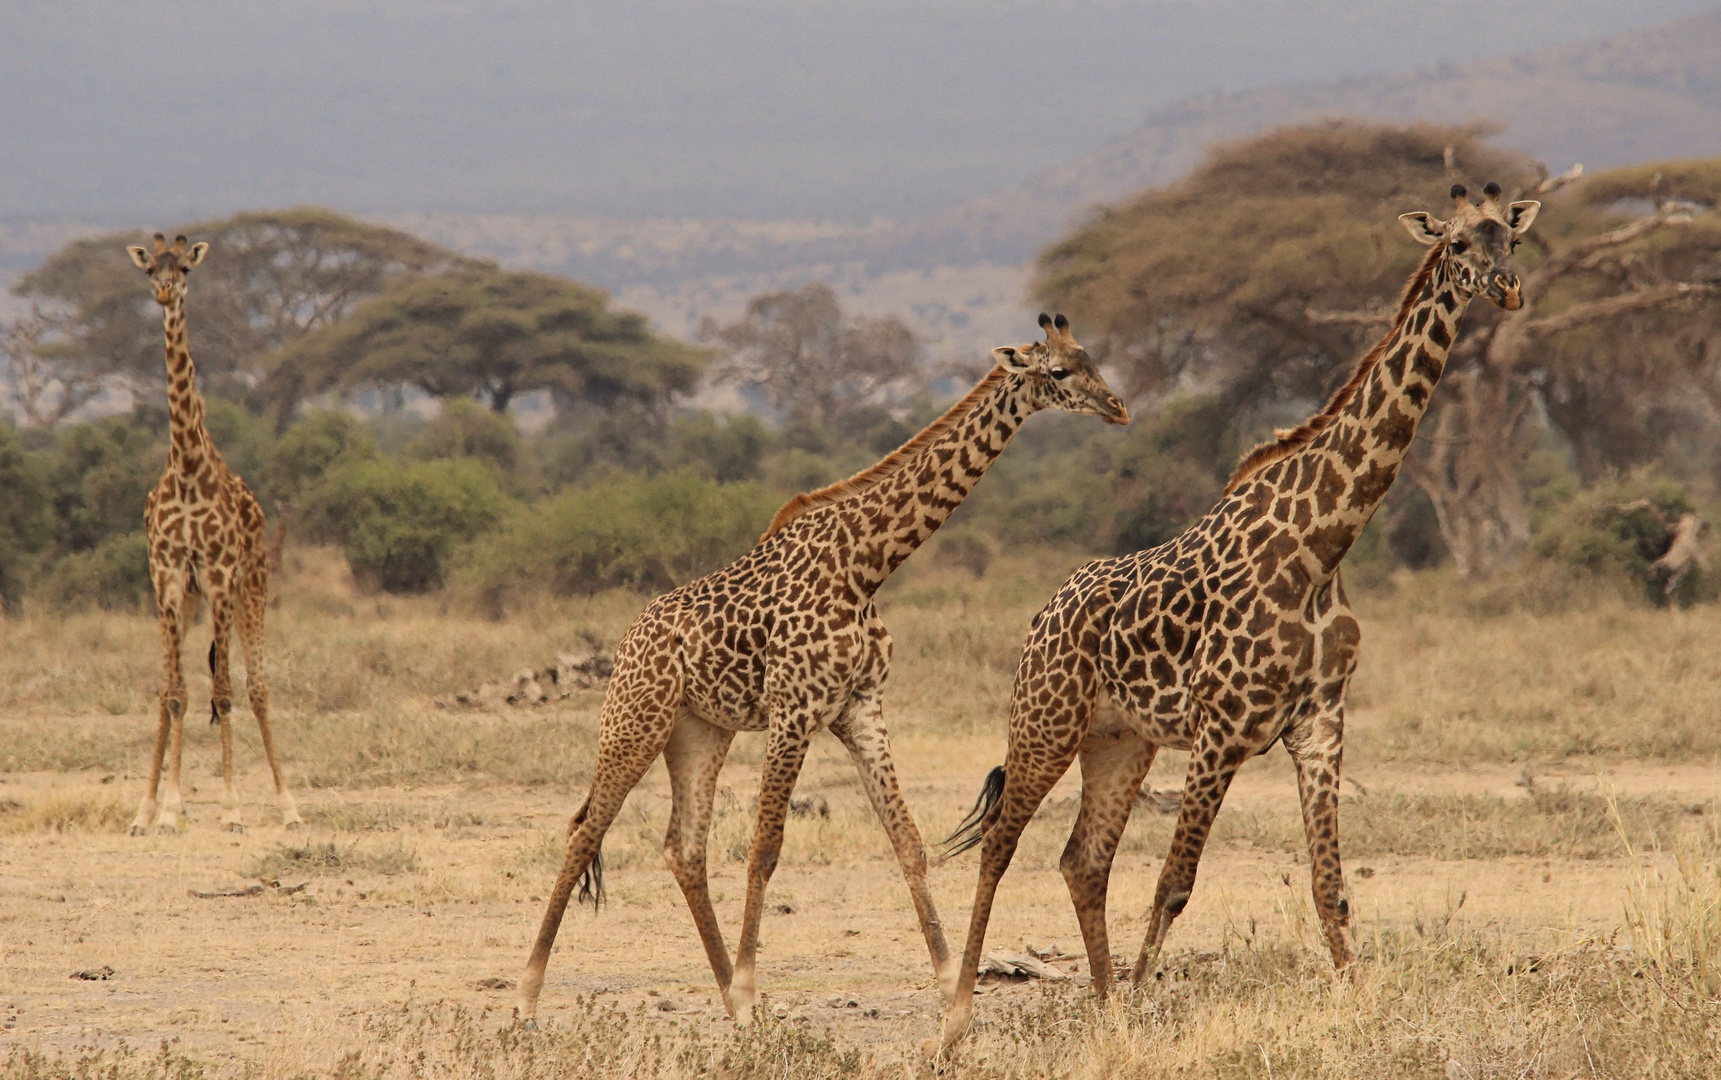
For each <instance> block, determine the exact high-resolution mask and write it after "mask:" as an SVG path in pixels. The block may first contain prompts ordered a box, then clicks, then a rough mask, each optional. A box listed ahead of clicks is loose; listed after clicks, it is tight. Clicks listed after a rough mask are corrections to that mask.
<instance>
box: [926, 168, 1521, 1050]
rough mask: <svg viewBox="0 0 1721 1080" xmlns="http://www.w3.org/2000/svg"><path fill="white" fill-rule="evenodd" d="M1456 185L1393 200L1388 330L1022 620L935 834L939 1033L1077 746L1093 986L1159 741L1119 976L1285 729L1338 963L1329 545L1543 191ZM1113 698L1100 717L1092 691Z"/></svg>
mask: <svg viewBox="0 0 1721 1080" xmlns="http://www.w3.org/2000/svg"><path fill="white" fill-rule="evenodd" d="M1483 192H1484V199H1483V202H1482V204H1481V205H1480V206H1475V205H1472V204H1471V203H1470V201H1469V198H1468V196H1467V195H1466V192H1465V190H1464V188H1463V186H1462V185H1455V186H1454V187H1453V188H1452V197H1453V200H1454V202H1455V203H1456V207H1455V213H1454V214H1453V217H1452V220H1450V221H1439V220H1437V219H1435V218H1433V217H1431V216H1430V215H1428V214H1425V213H1415V214H1405V215H1403V216H1402V217H1400V218H1399V220H1400V221H1401V222H1403V223H1404V225H1405V227H1406V228H1407V229H1409V231H1410V234H1411V236H1413V237H1415V238H1416V239H1417V240H1418V241H1420V242H1421V243H1424V244H1428V245H1432V246H1431V249H1430V250H1429V252H1428V254H1427V257H1426V258H1424V259H1423V261H1422V264H1421V266H1420V267H1418V269H1417V271H1416V273H1415V274H1414V275H1413V276H1412V277H1411V279H1410V282H1409V284H1408V285H1407V286H1406V287H1405V290H1404V294H1403V297H1402V299H1401V301H1400V303H1399V308H1398V313H1397V317H1396V318H1395V319H1394V320H1393V324H1392V328H1391V329H1390V330H1388V331H1387V334H1386V336H1385V337H1384V338H1383V339H1382V340H1381V341H1380V343H1379V344H1377V345H1376V346H1375V347H1374V348H1373V349H1371V350H1370V351H1369V352H1368V353H1367V354H1366V355H1365V356H1364V357H1363V358H1362V360H1361V361H1360V362H1359V363H1358V364H1357V367H1356V370H1355V371H1354V372H1353V373H1352V374H1351V377H1350V379H1349V380H1348V381H1347V382H1346V383H1345V384H1344V385H1343V386H1341V387H1340V388H1339V389H1338V390H1337V391H1336V392H1335V393H1334V394H1333V396H1332V398H1331V400H1329V401H1328V402H1327V405H1326V407H1325V408H1324V409H1322V410H1321V411H1320V412H1319V413H1317V414H1315V415H1314V416H1313V417H1311V418H1310V419H1309V421H1308V422H1307V423H1305V424H1303V425H1302V426H1301V427H1298V428H1296V429H1294V430H1291V431H1285V432H1281V433H1279V437H1278V439H1277V440H1276V441H1275V442H1272V443H1269V444H1267V445H1265V446H1262V447H1259V448H1258V449H1256V450H1255V451H1254V452H1252V453H1251V454H1249V455H1248V457H1246V458H1244V460H1243V462H1242V464H1241V465H1239V466H1238V468H1237V471H1236V472H1235V473H1234V474H1233V475H1232V477H1231V479H1230V481H1229V483H1227V484H1226V485H1225V491H1224V494H1223V495H1222V496H1221V498H1220V500H1219V504H1218V505H1217V506H1215V507H1214V508H1213V509H1212V510H1211V511H1209V512H1208V514H1207V516H1206V517H1204V518H1202V519H1201V520H1200V521H1198V522H1196V523H1195V524H1194V525H1192V526H1191V527H1190V528H1189V529H1188V530H1187V531H1185V532H1184V533H1183V534H1182V535H1181V536H1179V537H1177V538H1176V539H1174V540H1171V541H1170V542H1168V543H1165V544H1162V545H1160V546H1159V547H1156V548H1154V549H1152V550H1150V551H1142V552H1137V553H1135V554H1133V555H1125V556H1123V557H1121V558H1116V559H1105V560H1101V561H1098V562H1093V563H1089V564H1088V565H1086V566H1084V567H1082V568H1081V569H1079V570H1077V571H1076V572H1075V574H1073V575H1072V576H1071V577H1070V579H1069V580H1068V581H1066V582H1065V583H1064V585H1063V587H1062V588H1060V589H1059V590H1058V592H1057V595H1055V596H1054V597H1053V598H1052V600H1051V602H1050V603H1048V604H1047V605H1046V607H1045V609H1044V610H1042V611H1041V612H1040V614H1039V615H1038V616H1037V617H1036V618H1035V620H1034V624H1033V627H1032V629H1031V630H1030V631H1029V633H1028V640H1027V643H1026V645H1025V646H1024V648H1023V653H1022V660H1021V664H1020V666H1019V667H1018V668H1017V669H1016V686H1015V690H1014V692H1013V694H1012V698H1011V704H1010V734H1009V750H1008V753H1007V755H1006V758H1005V764H1004V767H1003V769H1002V770H994V772H993V774H992V776H991V777H989V778H988V780H987V787H986V790H985V791H984V792H983V794H982V796H981V801H980V802H979V803H978V804H976V806H975V812H974V814H972V815H970V820H969V821H968V822H965V823H964V827H963V828H960V829H959V830H958V832H957V835H956V836H954V837H952V841H953V844H954V848H953V850H955V851H960V850H965V849H966V848H968V847H971V846H973V845H974V844H976V843H979V844H981V845H982V853H981V859H980V879H979V883H978V885H977V887H976V889H975V896H974V909H973V913H972V915H971V917H970V925H969V930H968V942H967V948H966V951H965V952H964V955H963V958H962V967H961V977H960V982H959V983H958V985H957V987H956V994H955V996H954V998H953V999H952V1000H951V1004H950V1007H949V1011H948V1012H947V1013H946V1015H945V1019H944V1025H943V1030H942V1033H941V1045H942V1046H946V1047H947V1046H949V1045H950V1044H951V1043H953V1042H955V1041H956V1040H957V1039H959V1038H960V1037H961V1036H962V1034H963V1032H964V1031H966V1030H967V1028H968V1025H969V1022H970V1021H971V1019H972V1017H973V1000H974V982H975V977H976V967H977V965H978V964H979V962H980V953H981V949H982V946H983V945H984V943H985V940H986V923H987V920H988V919H989V918H990V916H991V909H992V899H993V895H994V894H995V892H996V890H997V887H998V881H999V879H1000V878H1001V877H1002V876H1003V874H1004V870H1005V868H1006V867H1007V866H1008V865H1009V863H1010V857H1011V855H1012V854H1013V853H1014V852H1015V850H1016V842H1017V839H1018V838H1019V837H1020V835H1021V832H1022V829H1023V827H1024V826H1026V825H1027V823H1028V820H1029V819H1030V818H1032V817H1033V816H1034V812H1035V810H1036V809H1038V807H1039V805H1040V802H1041V800H1042V799H1044V798H1045V796H1046V793H1047V792H1048V791H1050V790H1051V788H1052V785H1053V784H1055V783H1057V781H1058V779H1059V777H1061V776H1063V774H1064V772H1065V771H1066V770H1067V769H1068V768H1069V767H1070V763H1071V762H1072V761H1074V760H1076V759H1077V758H1078V757H1079V758H1080V759H1081V768H1082V804H1081V810H1080V812H1079V813H1078V815H1077V817H1076V823H1075V828H1074V830H1073V831H1072V833H1071V834H1070V840H1069V844H1068V846H1066V847H1065V848H1064V854H1063V858H1062V860H1061V862H1060V866H1061V869H1062V871H1063V875H1064V880H1065V882H1066V883H1067V884H1068V886H1069V889H1070V898H1071V899H1072V900H1073V901H1074V902H1075V907H1076V917H1077V920H1078V921H1079V922H1080V923H1081V928H1082V939H1083V941H1084V943H1085V944H1086V946H1087V955H1088V967H1089V970H1090V971H1091V972H1092V974H1093V982H1094V988H1095V990H1096V991H1097V992H1098V993H1100V994H1104V993H1105V992H1106V989H1107V987H1108V986H1109V984H1110V982H1111V977H1112V973H1111V946H1110V944H1109V942H1108V940H1107V936H1106V922H1105V916H1106V912H1105V903H1106V885H1107V880H1108V878H1109V877H1110V875H1111V863H1112V857H1113V856H1114V855H1115V854H1116V852H1117V844H1118V839H1119V838H1120V837H1121V836H1122V835H1123V830H1124V826H1125V825H1126V824H1127V823H1128V821H1129V814H1130V809H1131V807H1132V806H1133V805H1134V803H1135V797H1136V793H1137V792H1138V791H1139V790H1140V788H1141V782H1142V780H1143V779H1144V778H1145V777H1146V775H1147V770H1148V767H1149V766H1150V765H1151V764H1152V763H1153V757H1154V754H1155V752H1156V751H1157V750H1158V748H1159V747H1161V746H1169V747H1172V748H1174V749H1178V750H1187V751H1189V752H1190V755H1189V768H1188V773H1187V775H1186V777H1185V779H1184V785H1183V807H1182V813H1181V815H1180V817H1179V818H1178V822H1177V831H1176V832H1175V834H1174V835H1173V836H1172V840H1171V850H1170V853H1169V854H1168V855H1167V857H1166V860H1165V866H1164V868H1163V870H1162V871H1161V873H1160V877H1159V887H1158V889H1157V891H1156V892H1155V894H1154V899H1153V911H1152V917H1151V919H1150V921H1149V924H1148V930H1147V938H1146V940H1145V941H1144V942H1143V944H1142V949H1141V956H1140V957H1139V958H1138V959H1137V961H1136V964H1135V972H1134V978H1135V980H1136V981H1137V982H1140V981H1141V979H1142V977H1143V976H1144V975H1145V974H1146V973H1147V971H1148V969H1149V966H1150V965H1151V964H1152V963H1153V962H1154V961H1155V959H1156V957H1157V955H1158V952H1159V948H1160V945H1161V943H1162V942H1163V941H1164V940H1165V934H1166V931H1167V930H1169V929H1170V927H1171V922H1172V920H1173V919H1175V918H1176V917H1177V916H1178V914H1179V913H1181V912H1182V911H1183V907H1184V905H1185V904H1186V903H1188V901H1189V894H1190V891H1191V890H1192V889H1193V888H1194V885H1195V869H1196V864H1197V863H1198V862H1199V860H1200V858H1201V848H1202V845H1203V844H1204V843H1205V842H1206V840H1207V833H1208V829H1209V828H1210V827H1211V826H1212V824H1213V817H1214V815H1215V814H1216V813H1218V810H1219V804H1220V801H1221V800H1222V799H1223V798H1224V797H1225V790H1226V788H1227V787H1228V786H1229V785H1230V783H1231V778H1232V776H1233V775H1235V773H1236V771H1237V769H1238V767H1239V766H1241V765H1242V764H1243V762H1245V761H1247V760H1248V759H1249V758H1251V757H1253V756H1255V755H1256V754H1260V753H1262V752H1264V751H1266V750H1267V749H1268V748H1269V747H1270V746H1272V745H1273V743H1274V742H1276V741H1279V740H1281V739H1282V740H1283V741H1284V744H1285V749H1286V750H1287V751H1289V752H1290V755H1291V759H1292V760H1293V761H1294V762H1295V763H1296V769H1297V788H1298V792H1299V794H1300V795H1301V799H1302V808H1303V822H1304V828H1305V831H1306V832H1307V836H1308V844H1309V866H1310V871H1311V875H1312V878H1313V888H1314V898H1315V907H1316V909H1317V911H1318V912H1319V913H1320V918H1321V926H1322V928H1323V930H1324V931H1325V932H1326V937H1327V943H1328V946H1329V948H1331V950H1332V956H1333V963H1334V965H1336V966H1337V967H1339V968H1341V969H1342V968H1344V967H1345V966H1347V965H1348V964H1349V963H1350V962H1351V943H1350V938H1349V932H1348V927H1349V922H1350V905H1349V901H1348V900H1347V898H1346V896H1345V887H1344V875H1343V873H1342V871H1341V869H1340V866H1339V844H1338V797H1339V760H1340V755H1341V751H1342V746H1343V737H1344V695H1345V687H1346V685H1347V684H1348V683H1349V682H1350V677H1351V672H1352V671H1353V670H1354V668H1355V664H1356V648H1357V642H1358V640H1359V638H1360V631H1359V629H1358V627H1357V621H1356V619H1355V618H1354V617H1353V616H1352V614H1351V610H1350V607H1349V605H1348V604H1347V603H1346V601H1345V594H1344V587H1343V585H1342V584H1341V583H1340V581H1339V576H1338V569H1339V561H1340V560H1341V559H1343V558H1344V555H1345V552H1346V551H1348V550H1349V549H1350V546H1351V544H1352V542H1353V541H1355V540H1356V537H1357V534H1358V533H1360V532H1361V531H1362V528H1363V526H1364V525H1367V524H1368V520H1369V518H1370V517H1371V516H1372V515H1373V514H1374V511H1375V508H1376V507H1378V506H1379V505H1380V501H1381V499H1382V498H1383V497H1384V496H1385V495H1386V492H1387V489H1388V488H1389V487H1391V485H1392V482H1393V479H1394V477H1396V476H1397V475H1398V469H1399V466H1400V465H1401V464H1403V461H1404V456H1405V453H1406V452H1407V451H1408V450H1409V449H1410V443H1411V439H1412V438H1413V437H1414V436H1415V434H1416V425H1417V421H1418V420H1420V419H1421V417H1422V414H1423V412H1424V411H1425V410H1426V409H1427V408H1428V400H1429V397H1430V396H1431V395H1432V394H1433V392H1434V387H1435V384H1436V383H1437V382H1439V380H1440V373H1441V370H1442V368H1443V367H1444V365H1445V362H1446V355H1447V351H1448V350H1449V349H1450V348H1451V347H1452V342H1453V339H1454V338H1455V337H1456V336H1457V333H1458V324H1459V320H1460V319H1461V318H1462V316H1463V314H1464V309H1465V307H1466V306H1467V305H1468V304H1469V303H1470V301H1471V299H1473V298H1474V297H1475V296H1477V295H1478V294H1481V295H1485V296H1487V297H1488V298H1489V299H1490V300H1492V301H1494V303H1496V304H1498V305H1499V306H1500V307H1502V308H1505V309H1507V310H1509V311H1510V310H1515V309H1516V308H1518V307H1520V306H1521V305H1522V299H1521V297H1520V295H1519V292H1518V277H1517V275H1516V274H1514V273H1513V272H1512V269H1511V252H1512V249H1513V248H1514V247H1516V246H1517V244H1518V240H1519V238H1520V237H1522V236H1523V234H1524V232H1525V230H1527V229H1528V228H1529V227H1530V223H1531V222H1532V221H1533V220H1534V219H1535V217H1536V212H1537V210H1538V209H1539V208H1540V206H1541V204H1540V203H1536V202H1516V203H1512V204H1511V205H1510V206H1501V205H1500V188H1499V185H1497V184H1489V185H1488V186H1487V187H1486V188H1484V189H1483ZM1102 699H1103V700H1107V701H1109V702H1111V703H1112V704H1113V705H1114V706H1115V709H1108V710H1107V712H1106V715H1105V716H1104V717H1103V718H1100V719H1096V706H1097V704H1098V703H1099V702H1100V701H1101V700H1102Z"/></svg>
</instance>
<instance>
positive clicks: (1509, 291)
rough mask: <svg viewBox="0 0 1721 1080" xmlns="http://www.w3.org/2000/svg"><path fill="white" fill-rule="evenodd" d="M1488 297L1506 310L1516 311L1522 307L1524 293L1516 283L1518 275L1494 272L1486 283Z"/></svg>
mask: <svg viewBox="0 0 1721 1080" xmlns="http://www.w3.org/2000/svg"><path fill="white" fill-rule="evenodd" d="M1488 299H1490V300H1492V301H1494V302H1495V303H1496V304H1499V305H1500V306H1501V307H1502V308H1504V309H1506V310H1507V311H1517V310H1518V309H1519V308H1521V307H1523V306H1524V294H1523V292H1522V291H1521V290H1520V288H1519V285H1518V275H1517V274H1495V275H1494V277H1493V279H1492V280H1490V281H1489V283H1488Z"/></svg>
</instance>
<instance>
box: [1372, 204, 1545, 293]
mask: <svg viewBox="0 0 1721 1080" xmlns="http://www.w3.org/2000/svg"><path fill="white" fill-rule="evenodd" d="M1452 202H1453V205H1454V210H1455V212H1454V213H1453V215H1452V218H1451V220H1450V221H1441V220H1440V219H1439V218H1437V217H1435V216H1434V215H1433V214H1428V213H1424V212H1422V211H1420V210H1419V211H1417V212H1416V213H1414V214H1401V215H1399V218H1398V220H1399V221H1401V222H1403V223H1404V227H1405V228H1406V229H1408V230H1409V231H1410V235H1411V236H1413V237H1415V238H1416V240H1417V241H1418V242H1419V243H1423V244H1438V243H1441V242H1442V241H1444V242H1445V248H1444V249H1443V251H1442V253H1441V255H1440V258H1441V260H1442V261H1443V262H1444V263H1445V264H1446V266H1445V270H1446V277H1447V279H1448V280H1450V281H1452V282H1454V283H1455V284H1456V285H1457V286H1458V289H1459V291H1461V292H1462V293H1463V294H1464V295H1465V296H1466V297H1467V298H1470V297H1474V296H1475V295H1476V294H1477V293H1481V294H1482V295H1484V296H1486V297H1487V298H1488V299H1490V300H1492V301H1494V303H1496V304H1498V305H1500V306H1501V307H1503V308H1505V309H1506V310H1507V311H1516V310H1518V309H1519V308H1521V307H1523V306H1524V297H1523V294H1522V293H1521V292H1519V291H1518V275H1517V274H1516V273H1515V272H1513V270H1512V249H1513V248H1515V247H1517V246H1518V241H1519V240H1520V239H1522V238H1523V236H1524V234H1525V233H1526V232H1529V231H1530V223H1531V222H1532V221H1535V220H1536V212H1537V211H1539V210H1541V208H1542V204H1541V203H1539V202H1536V201H1534V200H1526V201H1524V202H1515V203H1512V204H1510V205H1507V206H1501V205H1500V185H1499V184H1496V183H1494V182H1493V181H1492V180H1490V181H1489V182H1488V184H1487V186H1486V187H1484V188H1483V189H1482V203H1481V205H1480V206H1478V205H1476V204H1474V203H1472V202H1471V201H1470V195H1469V193H1468V192H1467V191H1465V190H1464V185H1463V184H1453V185H1452Z"/></svg>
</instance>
